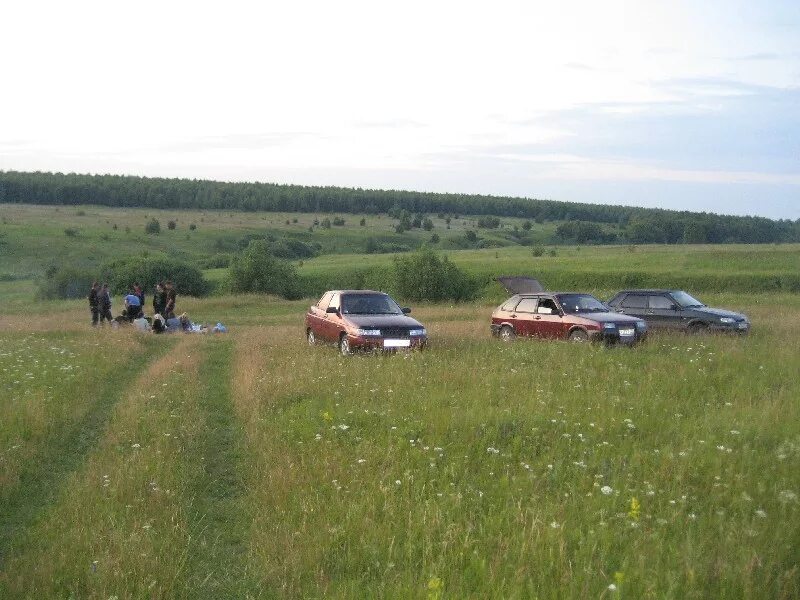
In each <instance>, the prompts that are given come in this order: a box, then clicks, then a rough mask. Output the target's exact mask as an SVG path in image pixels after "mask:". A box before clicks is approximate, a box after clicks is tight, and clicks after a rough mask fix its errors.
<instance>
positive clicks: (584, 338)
mask: <svg viewBox="0 0 800 600" xmlns="http://www.w3.org/2000/svg"><path fill="white" fill-rule="evenodd" d="M569 341H570V342H575V343H578V344H580V343H583V342H588V341H589V334H588V333H586V332H585V331H584V330H583V329H575V330H573V331H571V332H570V334H569Z"/></svg>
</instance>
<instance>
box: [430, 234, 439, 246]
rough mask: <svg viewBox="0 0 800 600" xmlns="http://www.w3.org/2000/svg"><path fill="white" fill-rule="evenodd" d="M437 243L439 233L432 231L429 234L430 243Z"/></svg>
mask: <svg viewBox="0 0 800 600" xmlns="http://www.w3.org/2000/svg"><path fill="white" fill-rule="evenodd" d="M438 243H439V234H438V233H434V234H433V235H432V236H431V244H438Z"/></svg>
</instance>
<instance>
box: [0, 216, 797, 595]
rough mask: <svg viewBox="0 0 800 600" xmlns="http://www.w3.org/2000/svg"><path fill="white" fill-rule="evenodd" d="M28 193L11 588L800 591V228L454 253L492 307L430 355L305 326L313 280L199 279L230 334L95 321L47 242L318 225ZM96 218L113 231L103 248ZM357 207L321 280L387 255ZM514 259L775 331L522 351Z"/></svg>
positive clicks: (17, 241) (110, 244)
mask: <svg viewBox="0 0 800 600" xmlns="http://www.w3.org/2000/svg"><path fill="white" fill-rule="evenodd" d="M12 209H13V210H19V211H22V212H18V213H10V212H8V211H6V207H5V206H3V216H4V218H5V219H6V220H7V221H8V222H7V223H6V224H5V225H4V228H3V229H2V232H3V236H4V237H3V240H4V246H3V247H2V248H0V251H2V252H4V254H2V256H3V262H2V264H1V265H0V273H2V274H5V275H6V276H5V277H4V278H2V279H3V280H2V281H0V414H2V415H3V418H2V419H1V420H0V598H32V599H33V598H37V599H38V598H98V599H104V600H106V599H108V598H112V597H116V598H119V599H122V598H297V597H303V598H321V597H331V598H364V597H366V598H427V599H443V598H565V597H570V598H586V597H594V598H623V597H628V598H707V597H725V598H787V599H788V598H796V597H800V403H798V398H800V377H798V374H799V373H800V341H798V340H800V294H797V293H794V292H792V291H791V289H790V286H788V285H787V284H785V283H784V282H789V283H791V281H793V280H792V277H793V276H796V275H797V273H798V271H800V268H799V267H800V248H798V246H796V245H795V246H791V245H781V246H773V245H769V246H670V247H665V246H641V247H635V248H629V247H563V246H560V247H557V248H553V249H554V250H555V251H556V256H549V255H548V254H545V255H544V256H540V257H534V256H532V255H531V251H530V248H525V247H519V246H508V247H503V248H496V249H494V248H492V249H485V250H462V251H455V250H453V251H449V252H448V256H449V257H450V258H451V260H453V261H454V262H455V263H456V264H458V265H459V266H461V267H462V268H464V269H465V270H467V271H468V272H469V273H471V274H473V275H474V276H476V277H480V278H484V279H486V280H487V285H486V287H485V288H484V289H483V291H482V294H481V296H480V297H479V298H478V299H477V300H475V301H474V302H470V303H464V304H457V305H444V304H441V305H436V304H415V305H413V315H414V316H415V317H417V318H419V319H420V320H421V321H422V322H423V323H425V324H426V326H427V328H428V330H429V335H430V338H431V346H430V348H429V349H428V350H426V351H424V352H420V353H412V354H397V355H389V356H383V355H375V356H373V355H361V356H354V357H349V358H343V357H341V356H340V355H339V354H338V353H337V352H336V350H335V349H334V348H331V347H324V346H323V347H313V348H309V347H308V346H307V345H306V343H305V340H304V337H303V315H304V312H305V310H306V309H307V308H308V305H309V303H310V300H309V299H305V300H300V301H287V300H283V299H279V298H274V297H268V296H260V295H236V296H231V295H225V294H224V293H221V292H220V293H218V294H216V295H212V296H210V297H207V298H204V299H197V298H186V297H182V296H181V297H179V307H178V308H179V311H186V312H188V314H189V315H190V316H191V317H192V319H193V320H195V321H205V322H209V323H216V322H217V321H221V322H223V323H225V324H226V325H227V326H228V327H229V328H230V332H229V333H228V334H224V335H219V336H211V335H208V336H202V335H194V336H193V335H182V334H179V335H174V336H153V335H144V334H137V333H135V332H133V331H131V330H129V329H124V328H123V329H118V330H112V329H110V328H105V329H102V328H98V329H92V328H91V327H90V326H89V311H88V309H87V307H86V305H85V301H77V300H76V301H39V300H35V291H36V286H35V277H36V276H37V275H38V274H39V273H40V272H41V269H42V268H43V267H44V266H45V265H46V263H47V261H48V260H50V259H51V258H52V257H53V256H54V254H53V252H54V250H57V251H58V253H60V254H62V255H63V256H66V257H68V258H69V259H70V260H71V261H81V260H87V261H91V260H96V258H97V253H100V254H102V255H103V256H108V255H114V256H116V255H124V254H126V253H129V252H135V251H136V248H137V244H139V242H136V241H131V240H130V239H126V238H125V235H126V233H125V231H124V227H126V226H130V227H131V232H130V233H128V234H127V235H129V236H139V237H141V238H142V240H143V241H142V242H141V243H145V242H147V243H148V244H149V245H148V248H150V249H151V250H150V251H153V252H179V253H184V254H183V255H184V256H187V257H192V260H197V261H199V260H201V259H203V258H205V257H207V256H211V255H212V254H213V253H214V252H216V248H215V244H216V241H215V240H216V239H234V237H235V236H236V235H241V232H248V231H255V230H258V231H264V226H263V224H262V223H259V224H254V222H253V219H254V217H257V218H258V219H261V220H262V222H263V218H267V219H268V220H269V219H272V221H273V222H272V223H269V226H270V227H274V228H275V230H276V231H278V230H280V231H288V230H287V227H288V228H289V229H291V228H292V227H293V226H294V225H296V226H297V227H298V228H299V229H302V228H307V227H308V225H307V224H306V223H305V222H303V223H300V222H298V223H297V224H293V223H292V221H291V220H292V219H293V218H295V217H297V218H298V221H300V220H301V219H312V218H313V216H312V215H294V216H292V215H285V218H284V215H274V214H273V215H261V214H256V215H243V214H241V213H231V214H228V213H225V214H224V215H223V214H221V213H220V214H215V215H214V216H213V218H214V219H217V220H218V222H216V223H213V225H214V227H215V228H212V224H209V225H208V229H209V231H204V230H203V227H201V223H207V222H208V220H209V219H211V218H212V217H210V216H209V214H208V213H205V214H202V213H200V212H199V211H198V212H197V214H191V215H190V214H189V213H188V212H187V213H186V214H184V213H181V216H180V220H179V223H178V228H177V229H176V230H175V231H171V232H167V231H163V230H162V233H161V234H160V235H158V236H145V234H144V233H143V232H142V231H141V227H142V225H143V223H144V221H145V217H144V213H145V211H141V214H139V212H137V211H136V210H134V209H125V210H119V209H100V208H92V207H87V208H86V210H85V211H84V214H83V215H77V214H75V213H76V209H74V208H73V207H69V208H66V207H61V209H60V213H57V214H55V216H54V215H53V212H50V213H48V212H46V210H47V209H46V208H45V207H36V208H35V209H34V208H31V207H12ZM49 210H50V211H54V210H55V209H54V208H50V209H49ZM81 210H83V209H81ZM26 211H27V212H26ZM36 211H41V212H36ZM106 211H108V212H106ZM65 212H66V213H67V216H68V218H65V215H64V213H65ZM146 212H147V214H148V215H151V213H154V211H146ZM151 216H152V215H151ZM124 218H127V219H130V221H129V222H128V223H129V225H125V221H124V220H123V219H124ZM159 218H160V220H161V223H162V228H164V225H165V218H166V216H165V217H164V218H162V217H161V216H160V217H159ZM201 218H203V219H205V220H204V221H200V219H201ZM367 218H368V219H369V217H367ZM374 218H375V219H376V220H377V217H374ZM382 218H383V219H387V217H386V216H384V217H382ZM48 219H52V220H53V222H52V223H50V224H48V222H47V221H48ZM92 219H93V220H94V221H93V222H94V223H95V224H96V225H97V227H99V226H100V225H102V226H103V227H104V228H105V227H106V226H108V227H110V223H114V222H117V223H118V228H117V230H111V231H110V234H109V239H108V240H103V239H102V238H100V235H103V234H100V233H99V229H97V228H95V227H94V226H91V227H90V226H87V225H86V222H87V220H92ZM287 219H288V220H289V221H290V223H289V225H288V226H287V225H286V223H285V221H286V220H287ZM350 219H352V215H351V216H348V222H349V221H350ZM106 220H108V221H109V223H108V224H107V223H105V221H106ZM237 220H238V221H237ZM188 222H197V224H198V228H197V229H196V230H195V231H193V232H190V231H187V230H186V228H185V225H186V223H188ZM80 223H84V225H82V226H80V225H79V224H80ZM237 223H238V224H237ZM312 223H313V221H312ZM357 223H358V222H357V221H356V223H354V224H350V223H348V224H347V225H345V227H344V228H342V229H340V230H332V231H333V232H332V233H330V234H329V232H328V231H325V232H320V234H321V235H330V236H331V238H332V239H331V240H330V244H331V246H330V247H333V245H335V244H342V245H345V244H349V246H348V250H347V252H341V249H340V252H339V253H338V254H336V253H326V254H323V255H322V256H319V257H317V258H314V259H310V260H306V261H303V264H302V265H299V264H298V266H299V270H300V272H301V274H303V275H304V276H306V277H308V278H309V279H314V280H317V281H319V282H320V283H321V284H327V283H330V285H331V287H335V282H336V281H337V279H338V280H346V279H347V278H348V277H352V273H353V271H354V269H373V268H374V269H380V268H383V267H385V266H386V265H387V264H389V261H391V258H392V257H391V255H365V254H358V253H357V249H358V247H359V244H360V242H357V241H353V240H359V239H361V238H359V237H358V236H362V238H363V236H364V235H365V233H364V231H362V228H361V227H360V225H358V224H357ZM134 225H135V226H136V227H137V228H138V230H137V231H136V232H135V233H134ZM386 225H387V227H388V222H387V224H386ZM442 225H443V224H441V223H437V229H438V228H440V227H441V226H442ZM545 225H547V224H545ZM462 226H463V227H464V228H468V227H471V225H470V224H469V219H464V223H463V224H461V223H459V224H458V225H457V224H456V223H452V225H451V227H462ZM48 227H49V228H50V230H48V229H47V228H48ZM65 227H75V228H80V231H81V233H80V234H79V235H78V237H77V239H75V238H74V237H72V236H66V235H64V233H63V230H64V228H65ZM164 229H165V228H164ZM367 229H369V227H367ZM444 231H445V232H446V231H452V229H451V230H446V229H445V230H444ZM337 233H338V234H340V237H339V238H338V239H339V241H335V238H336V235H335V234H337ZM495 233H496V234H497V235H498V236H501V235H502V233H503V232H502V231H498V232H495ZM193 234H197V235H198V239H195V240H193V239H190V240H186V236H187V235H189V236H191V235H193ZM113 235H118V236H119V239H117V238H115V237H113ZM393 235H394V234H393ZM404 235H412V236H420V239H421V236H422V235H426V236H427V235H429V233H428V232H424V234H423V232H419V231H414V232H412V233H410V234H404ZM453 235H463V231H462V232H461V233H459V232H458V230H456V231H455V232H454V233H453ZM93 236H97V240H96V241H93V242H91V243H90V244H88V245H87V244H86V243H84V242H87V240H86V239H83V238H84V237H85V238H91V239H92V240H94V237H93ZM202 236H206V237H202ZM226 236H227V237H226ZM348 236H351V237H348ZM343 240H344V241H343ZM348 240H349V241H348ZM82 244H83V245H82ZM91 244H95V248H94V252H95V254H92V252H93V251H92V249H91ZM10 250H13V252H10ZM514 273H519V274H532V275H536V276H539V277H540V278H541V279H542V280H543V281H544V282H545V283H546V284H547V285H548V287H573V288H576V289H582V290H587V291H593V292H594V293H596V294H597V295H598V296H599V297H601V298H608V297H610V296H611V295H612V294H613V292H614V291H615V289H614V286H615V285H616V284H617V283H619V282H621V281H623V280H624V278H625V277H626V276H627V277H631V274H637V273H639V274H643V275H644V276H646V277H648V278H649V279H647V282H662V281H663V284H662V285H671V284H673V283H672V282H675V281H677V282H679V283H680V282H682V281H688V282H689V283H691V284H692V285H691V286H690V285H687V286H686V287H689V288H690V291H692V292H695V293H697V295H699V296H700V298H701V299H702V300H704V301H706V302H707V303H709V304H711V305H718V306H724V307H726V308H730V309H732V310H739V311H742V312H745V313H747V314H748V315H749V317H750V318H751V321H752V323H753V331H752V333H751V334H750V335H749V336H747V337H727V336H715V335H711V336H691V337H689V336H684V335H679V334H656V335H653V336H652V337H651V339H650V340H649V341H648V342H647V343H646V344H645V345H643V346H640V347H637V348H634V349H626V348H616V349H613V348H612V349H607V348H603V347H595V346H583V345H574V344H567V343H562V342H541V341H532V340H518V341H516V342H514V343H510V344H503V343H501V342H500V341H499V340H496V339H493V338H492V337H491V336H490V335H489V329H488V324H489V314H490V312H491V310H492V308H493V307H494V306H495V305H496V304H497V303H498V302H499V301H500V300H501V299H502V298H503V297H504V293H503V292H502V291H501V290H500V289H499V287H498V286H496V285H492V284H490V283H489V280H490V279H491V278H492V277H494V276H497V275H501V274H514ZM206 274H207V276H208V277H209V278H210V279H212V280H220V281H221V280H223V279H224V275H225V273H224V270H207V271H206ZM769 280H777V281H778V284H777V285H774V286H772V287H769V286H767V288H766V289H762V288H760V287H759V286H760V285H761V284H762V283H763V282H764V281H769ZM632 281H634V280H632ZM634 283H635V281H634ZM580 284H582V285H580Z"/></svg>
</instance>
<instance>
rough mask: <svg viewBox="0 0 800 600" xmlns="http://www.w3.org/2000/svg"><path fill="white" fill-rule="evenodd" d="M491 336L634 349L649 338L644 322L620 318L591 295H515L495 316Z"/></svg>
mask: <svg viewBox="0 0 800 600" xmlns="http://www.w3.org/2000/svg"><path fill="white" fill-rule="evenodd" d="M491 328H492V334H494V335H496V336H499V337H500V338H501V339H503V340H507V341H508V340H512V339H514V338H515V337H517V336H532V337H538V338H549V339H556V340H570V341H573V342H586V341H597V342H605V343H607V344H617V343H619V344H627V345H633V344H635V343H637V342H640V341H642V340H643V339H644V338H645V337H646V336H647V324H646V323H645V322H644V321H643V320H642V319H637V318H635V317H629V316H626V315H620V314H618V313H615V312H611V311H610V309H609V308H608V307H607V306H606V305H605V304H603V303H602V302H600V300H598V299H597V298H595V297H594V296H592V295H590V294H578V293H572V292H564V293H556V292H539V293H524V294H515V295H514V296H512V297H511V298H509V299H508V300H506V301H505V302H503V304H501V305H500V306H498V307H497V308H496V309H495V311H494V312H493V313H492V325H491Z"/></svg>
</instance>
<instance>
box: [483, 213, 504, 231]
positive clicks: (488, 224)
mask: <svg viewBox="0 0 800 600" xmlns="http://www.w3.org/2000/svg"><path fill="white" fill-rule="evenodd" d="M478 227H482V228H483V229H497V228H498V227H500V219H498V218H497V217H492V216H491V215H487V216H485V217H481V218H480V219H478Z"/></svg>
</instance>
